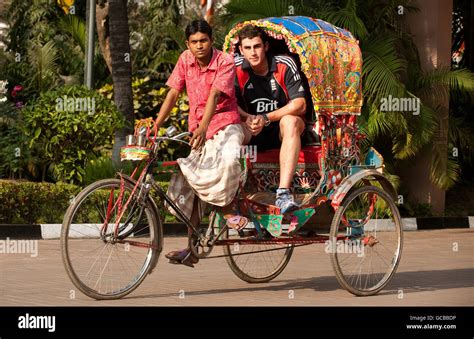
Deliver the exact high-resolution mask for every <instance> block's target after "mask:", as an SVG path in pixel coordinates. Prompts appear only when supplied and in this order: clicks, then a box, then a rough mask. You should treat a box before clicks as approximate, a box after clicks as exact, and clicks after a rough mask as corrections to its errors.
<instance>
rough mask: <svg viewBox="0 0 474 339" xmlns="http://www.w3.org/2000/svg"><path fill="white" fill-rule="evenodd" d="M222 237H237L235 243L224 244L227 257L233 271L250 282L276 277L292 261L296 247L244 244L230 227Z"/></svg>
mask: <svg viewBox="0 0 474 339" xmlns="http://www.w3.org/2000/svg"><path fill="white" fill-rule="evenodd" d="M222 238H223V239H236V242H235V243H234V244H233V245H224V254H225V255H226V257H225V258H226V261H227V264H228V265H229V267H230V269H231V270H232V272H233V273H234V274H235V275H236V276H237V277H239V278H240V279H242V280H243V281H246V282H248V283H266V282H269V281H271V280H273V279H275V278H276V277H277V276H278V275H280V273H281V272H283V270H284V269H285V267H286V265H288V263H289V262H290V259H291V255H292V254H293V249H294V247H293V245H287V244H285V245H277V244H247V245H246V244H242V243H239V242H238V241H237V240H238V239H240V238H241V236H240V234H238V233H237V232H235V231H234V230H229V229H227V230H226V231H225V232H224V235H223V236H222ZM265 250H271V251H265ZM260 251H262V252H260ZM251 252H257V253H251ZM244 253H249V254H244Z"/></svg>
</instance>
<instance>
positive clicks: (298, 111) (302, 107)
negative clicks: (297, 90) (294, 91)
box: [267, 98, 306, 121]
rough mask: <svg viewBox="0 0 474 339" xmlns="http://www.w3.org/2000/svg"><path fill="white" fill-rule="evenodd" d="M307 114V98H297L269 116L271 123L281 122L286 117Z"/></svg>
mask: <svg viewBox="0 0 474 339" xmlns="http://www.w3.org/2000/svg"><path fill="white" fill-rule="evenodd" d="M305 113H306V100H305V98H296V99H293V100H291V101H290V102H289V103H288V104H286V105H285V106H283V107H282V108H279V109H277V110H275V111H273V112H270V113H268V114H267V117H268V119H270V121H279V120H280V119H281V118H282V117H284V116H285V115H296V116H304V115H305Z"/></svg>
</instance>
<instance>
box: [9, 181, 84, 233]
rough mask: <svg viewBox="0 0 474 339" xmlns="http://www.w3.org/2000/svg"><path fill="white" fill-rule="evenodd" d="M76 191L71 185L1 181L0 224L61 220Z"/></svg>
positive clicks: (77, 191) (54, 221) (77, 190)
mask: <svg viewBox="0 0 474 339" xmlns="http://www.w3.org/2000/svg"><path fill="white" fill-rule="evenodd" d="M79 191H80V188H79V187H77V186H75V185H70V184H61V183H58V184H50V183H35V182H18V183H17V182H0V206H1V210H0V223H5V224H34V223H61V222H62V218H63V216H64V213H65V211H66V209H67V208H68V206H69V201H70V199H72V197H74V196H75V195H76V194H77V193H79Z"/></svg>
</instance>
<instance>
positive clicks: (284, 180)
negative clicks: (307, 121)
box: [275, 115, 304, 214]
mask: <svg viewBox="0 0 474 339" xmlns="http://www.w3.org/2000/svg"><path fill="white" fill-rule="evenodd" d="M303 129H304V122H303V119H301V118H299V117H296V116H292V115H287V116H284V117H283V118H282V119H281V120H280V138H281V141H282V143H281V149H280V185H279V186H280V187H279V188H278V190H277V192H276V200H275V205H276V206H278V208H280V212H281V213H282V214H285V213H289V212H292V211H294V210H296V209H298V208H299V205H298V204H297V203H295V202H294V200H293V196H292V195H291V193H290V187H291V182H292V181H293V176H294V174H295V168H296V164H297V163H298V155H299V152H300V148H301V139H300V136H301V133H302V132H303Z"/></svg>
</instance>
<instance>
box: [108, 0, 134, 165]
mask: <svg viewBox="0 0 474 339" xmlns="http://www.w3.org/2000/svg"><path fill="white" fill-rule="evenodd" d="M109 33H110V55H111V61H112V80H113V86H114V102H115V105H116V106H117V108H118V110H119V111H120V112H121V113H122V114H123V116H124V117H125V120H126V122H125V126H124V127H123V128H121V129H120V130H118V131H117V132H116V133H115V142H114V148H113V151H112V161H113V162H114V163H115V164H116V165H118V164H119V163H120V147H121V146H123V145H125V137H126V135H127V134H130V133H132V132H133V126H134V114H133V94H132V66H131V57H130V40H129V27H128V13H127V1H126V0H110V1H109Z"/></svg>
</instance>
